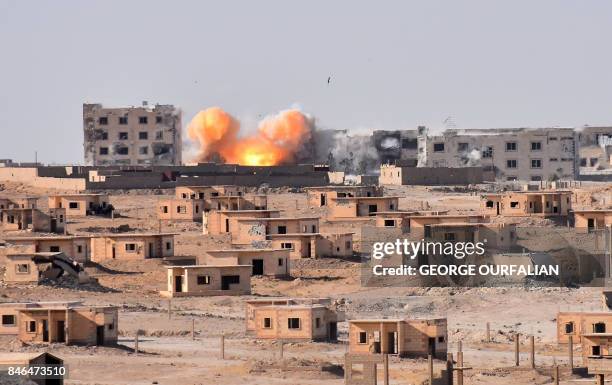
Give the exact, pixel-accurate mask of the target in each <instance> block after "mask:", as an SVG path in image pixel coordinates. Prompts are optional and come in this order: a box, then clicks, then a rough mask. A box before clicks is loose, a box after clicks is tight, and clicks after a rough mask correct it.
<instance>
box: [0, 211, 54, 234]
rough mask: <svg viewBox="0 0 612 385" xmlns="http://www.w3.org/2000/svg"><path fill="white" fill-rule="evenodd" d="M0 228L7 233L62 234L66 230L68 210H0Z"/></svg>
mask: <svg viewBox="0 0 612 385" xmlns="http://www.w3.org/2000/svg"><path fill="white" fill-rule="evenodd" d="M0 227H1V228H2V229H3V230H5V231H18V230H32V231H34V232H45V233H57V234H62V233H64V231H65V229H66V210H65V209H48V210H47V211H46V212H44V211H42V210H39V209H36V208H7V209H0Z"/></svg>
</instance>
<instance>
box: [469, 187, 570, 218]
mask: <svg viewBox="0 0 612 385" xmlns="http://www.w3.org/2000/svg"><path fill="white" fill-rule="evenodd" d="M571 208H572V192H571V191H563V190H553V191H511V192H506V193H500V194H484V195H483V196H482V200H481V209H482V212H483V213H485V214H487V215H490V216H498V215H501V216H506V217H525V216H532V215H533V216H543V217H553V216H567V215H568V213H569V211H570V209H571Z"/></svg>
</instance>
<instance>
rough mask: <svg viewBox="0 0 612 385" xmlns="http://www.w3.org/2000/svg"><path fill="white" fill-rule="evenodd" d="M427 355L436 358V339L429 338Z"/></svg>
mask: <svg viewBox="0 0 612 385" xmlns="http://www.w3.org/2000/svg"><path fill="white" fill-rule="evenodd" d="M427 352H428V354H431V356H432V357H435V356H436V338H435V337H429V344H428V347H427Z"/></svg>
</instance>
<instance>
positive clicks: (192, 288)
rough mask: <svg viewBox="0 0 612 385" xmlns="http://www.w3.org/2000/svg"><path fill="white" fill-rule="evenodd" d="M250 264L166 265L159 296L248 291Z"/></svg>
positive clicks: (202, 295)
mask: <svg viewBox="0 0 612 385" xmlns="http://www.w3.org/2000/svg"><path fill="white" fill-rule="evenodd" d="M251 270H252V267H251V265H196V266H193V265H190V266H169V267H168V290H165V291H161V292H160V294H161V295H162V296H163V297H207V296H214V295H249V294H251Z"/></svg>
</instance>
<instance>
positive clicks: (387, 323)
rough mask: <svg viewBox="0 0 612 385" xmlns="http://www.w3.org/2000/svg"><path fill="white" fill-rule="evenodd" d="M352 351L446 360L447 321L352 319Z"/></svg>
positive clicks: (350, 332)
mask: <svg viewBox="0 0 612 385" xmlns="http://www.w3.org/2000/svg"><path fill="white" fill-rule="evenodd" d="M348 323H349V352H350V353H380V354H397V355H399V356H400V357H404V356H427V355H428V354H432V355H433V356H435V357H438V358H446V352H447V348H448V331H447V322H446V318H434V319H386V318H385V319H355V320H349V321H348Z"/></svg>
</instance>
